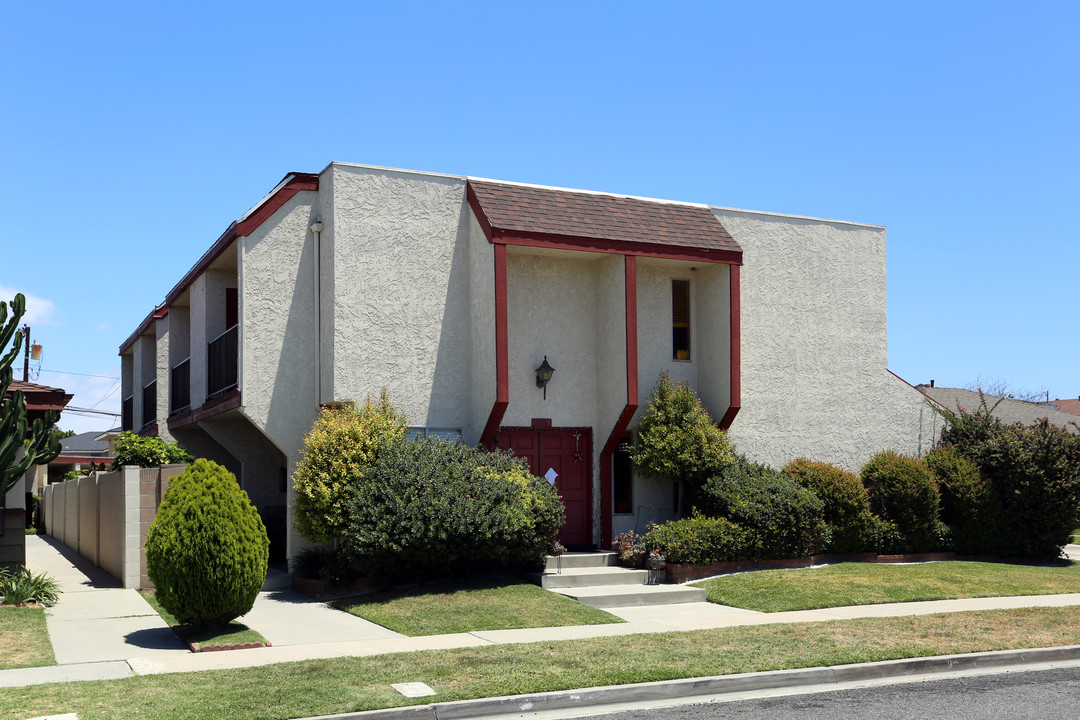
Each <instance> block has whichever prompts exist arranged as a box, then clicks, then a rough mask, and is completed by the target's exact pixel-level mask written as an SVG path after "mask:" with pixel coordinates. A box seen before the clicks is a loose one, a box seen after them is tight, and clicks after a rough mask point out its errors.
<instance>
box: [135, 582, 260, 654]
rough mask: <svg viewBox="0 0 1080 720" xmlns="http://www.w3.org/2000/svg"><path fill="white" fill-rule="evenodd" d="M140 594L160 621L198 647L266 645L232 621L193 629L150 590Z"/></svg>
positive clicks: (246, 628)
mask: <svg viewBox="0 0 1080 720" xmlns="http://www.w3.org/2000/svg"><path fill="white" fill-rule="evenodd" d="M140 594H141V595H142V596H143V598H144V599H145V600H146V602H148V603H150V607H152V608H154V610H155V611H156V612H157V614H158V615H160V616H161V619H162V620H164V621H165V622H167V623H168V624H169V627H171V628H172V629H173V632H175V633H176V634H177V635H179V636H180V638H181V639H182V640H184V641H186V642H189V643H192V644H193V645H197V646H199V647H214V646H216V645H245V644H249V643H262V644H263V645H267V644H269V643H267V641H266V638H264V637H263V636H262V635H261V634H259V633H257V632H255V631H254V630H252V629H251V628H249V627H248V626H247V625H245V624H243V623H240V622H236V621H235V620H233V621H232V622H231V623H229V624H228V625H226V626H225V627H220V628H210V629H206V628H201V629H197V628H193V627H192V626H190V625H184V624H182V623H180V622H179V621H178V620H177V619H176V618H175V617H173V616H172V615H171V614H170V613H169V612H168V611H166V610H165V608H163V607H161V604H160V603H159V602H158V601H157V596H156V595H155V594H154V592H153V591H152V590H141V591H140Z"/></svg>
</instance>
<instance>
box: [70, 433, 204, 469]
mask: <svg viewBox="0 0 1080 720" xmlns="http://www.w3.org/2000/svg"><path fill="white" fill-rule="evenodd" d="M189 462H191V453H189V452H188V451H187V450H185V449H184V448H182V447H180V446H179V445H178V444H177V443H175V442H169V441H166V440H163V439H162V438H160V437H157V436H156V435H154V436H151V437H142V436H141V435H136V434H135V433H133V432H129V431H127V430H125V431H124V432H122V433H120V437H118V438H117V439H116V457H114V458H113V461H112V469H113V470H119V469H120V468H122V467H123V466H125V465H138V466H139V467H145V468H148V467H159V466H161V465H179V464H183V463H189ZM65 479H67V476H65Z"/></svg>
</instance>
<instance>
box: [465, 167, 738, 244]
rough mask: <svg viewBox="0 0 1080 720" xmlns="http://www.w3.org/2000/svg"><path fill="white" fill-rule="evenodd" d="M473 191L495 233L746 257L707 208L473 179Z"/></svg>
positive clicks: (470, 181)
mask: <svg viewBox="0 0 1080 720" xmlns="http://www.w3.org/2000/svg"><path fill="white" fill-rule="evenodd" d="M469 187H470V188H471V190H472V193H473V195H474V196H475V198H476V204H477V205H478V206H479V209H480V211H481V212H482V214H483V216H484V217H483V219H486V221H487V223H488V224H489V225H490V228H491V229H492V230H493V231H503V232H510V233H521V234H526V235H533V234H543V235H556V236H564V237H578V238H582V237H584V238H595V239H598V240H615V241H619V242H627V243H636V244H650V245H666V246H670V247H677V248H695V249H699V250H717V251H721V252H728V253H740V254H741V253H742V248H740V247H739V244H738V243H737V242H735V240H734V239H733V238H732V237H731V235H730V234H729V233H728V231H727V230H725V229H724V226H723V225H721V224H720V221H719V220H717V218H716V216H715V215H713V214H712V211H711V210H709V208H708V207H707V206H705V205H692V204H689V203H675V202H665V201H659V200H646V199H642V198H635V197H629V196H625V195H608V194H604V193H595V192H582V191H576V190H564V189H561V188H549V187H538V186H534V185H517V184H512V183H502V182H491V181H484V180H474V179H472V178H470V179H469ZM482 221H483V220H482Z"/></svg>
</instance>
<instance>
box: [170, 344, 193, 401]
mask: <svg viewBox="0 0 1080 720" xmlns="http://www.w3.org/2000/svg"><path fill="white" fill-rule="evenodd" d="M190 407H191V358H188V359H186V360H184V362H182V363H179V364H177V365H176V366H175V367H173V369H172V370H171V371H170V372H169V414H170V415H173V414H176V413H178V412H183V411H184V410H187V409H188V408H190Z"/></svg>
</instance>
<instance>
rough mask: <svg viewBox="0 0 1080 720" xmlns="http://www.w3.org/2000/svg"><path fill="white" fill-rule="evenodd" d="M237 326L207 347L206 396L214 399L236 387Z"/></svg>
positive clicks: (219, 336)
mask: <svg viewBox="0 0 1080 720" xmlns="http://www.w3.org/2000/svg"><path fill="white" fill-rule="evenodd" d="M236 358H237V326H236V325H233V326H232V327H231V328H229V329H228V330H226V331H225V332H223V333H221V334H220V335H218V336H217V338H215V339H214V340H211V341H210V342H209V343H207V345H206V395H207V397H213V396H214V395H218V394H220V393H223V392H225V391H226V390H231V389H232V388H234V387H236V382H237V373H236Z"/></svg>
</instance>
